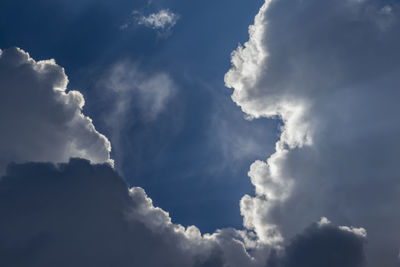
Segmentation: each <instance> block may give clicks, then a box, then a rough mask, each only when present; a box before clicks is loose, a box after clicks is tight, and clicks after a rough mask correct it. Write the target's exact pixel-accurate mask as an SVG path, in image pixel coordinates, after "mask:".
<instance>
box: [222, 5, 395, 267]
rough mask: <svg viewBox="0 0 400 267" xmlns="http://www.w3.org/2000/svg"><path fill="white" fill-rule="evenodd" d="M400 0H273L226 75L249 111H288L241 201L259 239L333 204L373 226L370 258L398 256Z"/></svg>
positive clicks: (278, 235)
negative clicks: (273, 148)
mask: <svg viewBox="0 0 400 267" xmlns="http://www.w3.org/2000/svg"><path fill="white" fill-rule="evenodd" d="M399 11H400V9H399V6H398V4H396V3H392V2H390V1H372V0H371V1H369V0H365V1H350V0H343V1H316V0H306V1H300V0H295V1H289V0H280V1H269V0H268V1H266V2H265V4H264V5H263V7H262V8H261V10H260V12H259V14H258V15H257V16H256V18H255V23H254V25H253V26H251V27H250V29H249V32H250V39H249V41H248V42H247V43H245V44H244V45H243V46H241V47H239V48H238V49H237V50H236V51H235V52H234V53H233V54H232V65H233V66H232V68H231V70H230V71H229V72H228V73H227V74H226V76H225V83H226V85H227V86H228V87H231V88H233V89H234V90H233V95H232V99H233V101H235V102H236V103H237V104H238V105H239V106H240V107H241V108H242V110H243V111H244V112H245V113H246V114H247V115H248V116H249V117H250V118H259V117H268V118H279V119H281V120H282V122H283V126H282V129H281V132H282V133H281V138H280V140H279V142H278V143H277V144H276V152H275V153H274V154H273V155H272V156H271V157H270V158H268V160H267V161H257V162H255V163H254V164H253V165H252V166H251V168H250V171H249V176H250V178H251V181H252V183H253V184H254V185H255V187H256V196H245V197H244V198H243V199H242V201H241V212H242V214H243V216H244V224H245V226H246V227H247V228H249V229H254V230H255V231H256V232H257V234H258V236H259V237H260V239H261V241H262V242H264V243H269V244H276V243H279V242H280V241H281V240H282V238H286V239H287V238H289V237H291V236H294V235H295V234H296V232H298V231H299V230H300V229H302V228H303V227H305V226H306V225H308V224H309V223H310V222H312V221H315V220H316V219H317V218H318V217H322V216H328V217H329V218H331V219H332V220H334V221H335V222H338V223H341V224H342V223H343V224H350V225H360V226H363V227H365V228H366V230H367V231H368V233H369V243H368V247H367V248H368V265H369V266H398V257H397V256H398V250H399V242H400V236H399V234H398V229H397V228H398V225H399V223H400V216H399V215H398V214H397V212H396V205H397V203H399V201H400V199H399V196H400V195H399V188H400V184H399V180H398V167H397V165H398V164H397V160H396V158H397V156H396V155H397V154H398V153H397V152H398V151H399V148H400V142H399V141H398V136H399V134H400V127H399V123H398V114H399V112H400V110H399V105H398V103H397V100H398V99H399V97H400V95H399V90H398V85H399V83H400V80H399V77H400V75H399V74H400V73H399V71H400V68H399V67H400V58H399V57H400V56H399V55H400V54H399V53H398V47H399V45H400V38H399V37H398V36H399V35H398V31H399V29H400V22H399V15H400V13H399Z"/></svg>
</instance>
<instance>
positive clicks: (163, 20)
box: [121, 9, 179, 32]
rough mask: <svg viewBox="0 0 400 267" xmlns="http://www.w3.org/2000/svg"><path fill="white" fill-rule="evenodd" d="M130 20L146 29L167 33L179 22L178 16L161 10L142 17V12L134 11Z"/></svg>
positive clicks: (123, 27) (125, 26)
mask: <svg viewBox="0 0 400 267" xmlns="http://www.w3.org/2000/svg"><path fill="white" fill-rule="evenodd" d="M132 20H133V22H134V23H137V24H138V25H143V26H145V27H147V28H150V29H153V30H158V31H160V32H169V31H170V30H171V29H172V28H173V27H174V26H175V24H176V23H177V22H178V20H179V15H178V14H175V13H173V12H172V11H170V10H169V9H162V10H160V11H158V12H156V13H151V14H149V15H147V16H146V15H144V14H143V13H142V12H140V11H137V10H134V11H133V12H132ZM131 23H132V21H130V22H128V23H126V24H124V25H122V26H121V29H126V28H127V27H129V25H130V24H131Z"/></svg>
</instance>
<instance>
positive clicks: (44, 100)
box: [0, 48, 112, 172]
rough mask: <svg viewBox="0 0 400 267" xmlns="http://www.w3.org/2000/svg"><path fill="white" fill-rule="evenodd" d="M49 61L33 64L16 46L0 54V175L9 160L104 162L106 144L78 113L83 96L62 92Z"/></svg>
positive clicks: (63, 79)
mask: <svg viewBox="0 0 400 267" xmlns="http://www.w3.org/2000/svg"><path fill="white" fill-rule="evenodd" d="M67 84H68V78H67V76H66V75H65V73H64V69H63V68H62V67H60V66H58V65H57V64H56V63H55V61H54V60H44V61H35V60H33V59H32V58H31V57H30V56H29V54H28V53H26V52H24V51H23V50H21V49H19V48H10V49H6V50H4V51H1V53H0V86H1V90H0V101H1V104H0V121H1V124H2V130H1V138H0V155H1V156H0V172H4V168H5V166H6V164H7V163H9V162H10V161H16V162H25V161H52V162H67V161H68V160H69V158H70V157H84V158H87V159H90V160H91V161H92V162H94V163H102V162H108V163H110V164H112V160H111V159H110V150H111V146H110V142H109V141H108V140H107V138H106V137H105V136H103V135H102V134H100V133H99V132H97V131H96V129H95V127H94V125H93V123H92V120H91V119H90V118H89V117H87V116H85V115H84V114H83V113H82V108H83V105H84V103H85V102H84V98H83V96H82V94H80V93H79V92H77V91H67Z"/></svg>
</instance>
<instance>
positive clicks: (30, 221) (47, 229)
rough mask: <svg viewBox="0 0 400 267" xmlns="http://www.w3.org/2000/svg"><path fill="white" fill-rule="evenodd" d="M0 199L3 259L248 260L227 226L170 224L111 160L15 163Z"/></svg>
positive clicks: (80, 262)
mask: <svg viewBox="0 0 400 267" xmlns="http://www.w3.org/2000/svg"><path fill="white" fill-rule="evenodd" d="M0 200H1V201H0V212H1V214H2V219H1V220H0V256H1V259H2V265H3V266H14V267H16V266H41V267H45V266H99V267H101V266H110V265H118V266H160V267H161V266H207V267H210V266H238V267H239V266H251V265H249V262H251V259H250V258H249V257H248V255H247V254H246V253H245V251H244V249H243V245H241V242H240V241H236V239H234V238H233V237H231V236H230V232H229V231H228V230H221V231H219V232H217V233H215V234H214V235H204V236H202V235H201V234H200V232H199V230H198V229H197V228H196V227H194V226H191V227H188V228H184V227H182V226H180V225H177V224H173V223H172V222H171V219H170V217H169V215H168V213H166V212H164V211H163V210H161V209H159V208H156V207H154V206H153V204H152V201H151V200H150V199H149V198H148V197H147V196H146V194H145V192H144V190H143V189H141V188H130V189H129V188H128V187H127V185H126V184H125V182H124V181H123V180H122V179H121V178H120V177H119V176H118V174H117V173H116V172H115V171H114V170H113V169H112V168H110V167H109V166H108V165H91V164H90V163H89V162H88V161H87V160H82V159H72V160H71V161H70V162H69V163H63V164H59V165H53V164H50V163H25V164H12V165H10V166H9V167H8V171H7V175H6V176H4V177H3V178H2V180H1V181H0ZM15 211H18V212H15ZM231 232H232V231H231ZM228 256H229V257H232V259H230V258H227V257H228ZM233 257H234V258H233ZM236 261H238V263H236ZM240 263H245V264H246V265H239V264H240Z"/></svg>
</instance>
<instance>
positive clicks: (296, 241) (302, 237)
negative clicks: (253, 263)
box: [267, 218, 366, 267]
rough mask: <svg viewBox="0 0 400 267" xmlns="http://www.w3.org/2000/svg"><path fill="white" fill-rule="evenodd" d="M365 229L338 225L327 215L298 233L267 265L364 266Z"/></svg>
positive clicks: (285, 266)
mask: <svg viewBox="0 0 400 267" xmlns="http://www.w3.org/2000/svg"><path fill="white" fill-rule="evenodd" d="M365 237H366V234H365V230H364V229H362V228H361V229H357V228H348V227H337V226H335V225H333V224H332V223H330V222H329V221H328V220H327V219H326V218H322V219H321V221H320V222H319V223H314V224H312V225H311V226H309V227H308V228H307V229H306V230H305V231H304V232H302V233H301V234H298V235H296V236H295V237H294V238H293V239H292V240H291V241H290V242H289V243H288V244H287V245H286V247H285V248H284V249H283V250H282V251H277V252H276V253H275V254H272V255H271V257H270V258H269V260H268V264H267V266H268V267H290V266H296V267H318V266H326V267H337V266H342V267H361V266H365V263H366V258H365V253H364V245H365Z"/></svg>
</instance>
